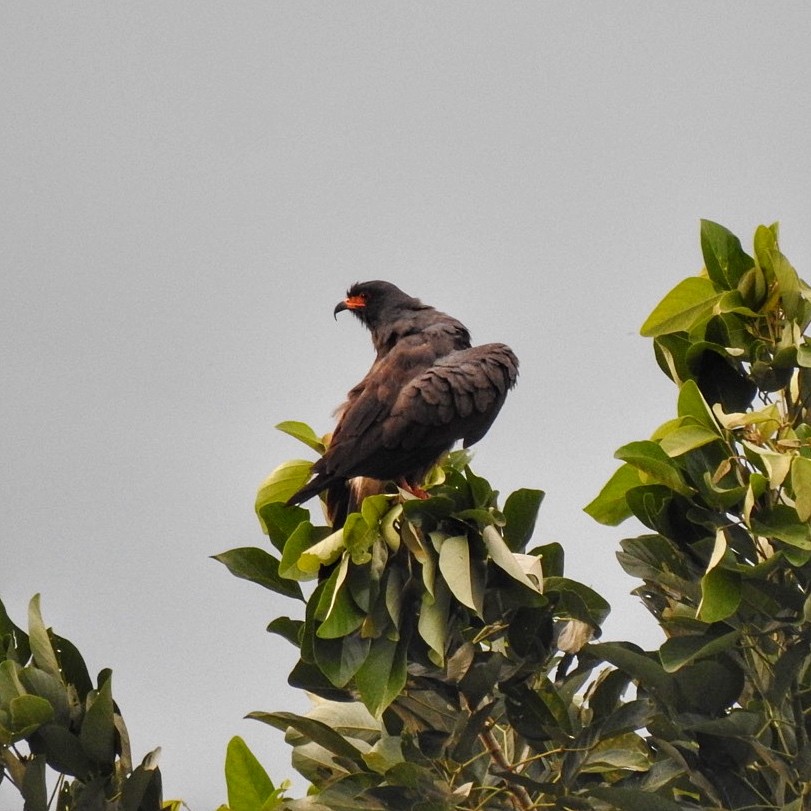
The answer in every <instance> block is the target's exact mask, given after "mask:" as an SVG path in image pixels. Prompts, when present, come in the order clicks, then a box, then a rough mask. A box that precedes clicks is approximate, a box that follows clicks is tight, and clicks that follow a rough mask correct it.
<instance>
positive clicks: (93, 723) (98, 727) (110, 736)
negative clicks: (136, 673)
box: [79, 678, 115, 769]
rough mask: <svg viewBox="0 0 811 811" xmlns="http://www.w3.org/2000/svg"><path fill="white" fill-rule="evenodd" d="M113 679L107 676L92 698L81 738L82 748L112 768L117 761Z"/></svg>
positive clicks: (80, 733)
mask: <svg viewBox="0 0 811 811" xmlns="http://www.w3.org/2000/svg"><path fill="white" fill-rule="evenodd" d="M113 716H114V709H113V693H112V679H110V678H107V679H106V680H105V681H104V682H103V683H102V685H101V687H100V688H99V690H98V693H96V696H95V697H94V698H92V699H91V700H90V706H89V707H88V708H87V712H85V715H84V719H83V721H82V728H81V731H80V732H79V740H80V741H81V743H82V749H84V751H85V752H86V753H87V755H88V756H89V757H90V758H91V759H92V760H94V761H95V762H96V763H97V764H99V765H100V766H102V767H104V768H105V769H112V768H113V764H114V763H115V719H114V717H113Z"/></svg>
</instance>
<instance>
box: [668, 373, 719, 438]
mask: <svg viewBox="0 0 811 811" xmlns="http://www.w3.org/2000/svg"><path fill="white" fill-rule="evenodd" d="M678 415H679V416H680V417H692V418H693V419H694V420H696V421H697V422H698V423H699V424H700V425H703V426H704V427H705V428H706V429H708V430H709V431H712V432H714V433H715V434H717V435H718V436H719V437H720V436H721V432H720V431H719V429H718V423H717V422H716V421H715V416H714V415H713V412H712V409H711V408H710V407H709V405H708V404H707V401H706V400H705V399H704V396H703V395H702V394H701V391H700V389H699V388H698V384H697V383H696V382H695V380H686V381H685V382H684V383H683V384H682V385H681V387H680V388H679V400H678Z"/></svg>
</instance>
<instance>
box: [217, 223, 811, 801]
mask: <svg viewBox="0 0 811 811" xmlns="http://www.w3.org/2000/svg"><path fill="white" fill-rule="evenodd" d="M701 246H702V251H703V254H704V263H705V268H704V270H703V271H702V272H701V274H700V275H699V276H697V277H694V278H688V279H686V280H685V281H683V282H682V283H680V284H679V285H677V286H676V287H675V288H674V290H673V291H671V292H670V293H669V294H668V295H667V296H666V297H665V298H664V299H663V301H662V302H661V303H660V304H659V305H658V306H657V307H656V309H655V310H654V311H653V313H652V314H651V316H650V317H649V318H648V320H647V321H646V322H645V324H644V325H643V328H642V332H643V334H644V335H646V336H648V337H651V338H653V341H654V348H655V353H656V359H657V362H658V363H659V365H660V367H661V368H662V370H663V371H664V372H665V374H666V375H668V377H669V378H670V379H671V380H673V382H674V383H675V384H676V385H677V386H678V399H677V413H676V417H675V418H674V419H672V420H669V421H668V422H666V423H665V424H664V425H663V426H661V427H660V428H659V429H658V430H657V431H655V432H654V434H653V436H652V437H651V438H650V439H647V440H642V441H637V442H632V443H629V444H628V445H625V446H624V447H623V448H620V450H619V451H618V452H617V457H618V458H619V459H620V461H621V462H622V466H621V467H620V468H619V470H618V471H617V473H616V474H615V475H614V476H613V477H612V478H611V480H610V481H609V482H608V483H607V484H606V486H605V487H604V488H603V490H602V492H601V493H600V494H599V496H598V497H597V498H596V499H595V500H594V501H593V502H592V503H591V504H590V505H589V506H588V507H587V511H588V512H589V513H590V514H591V515H592V516H593V517H594V518H595V519H597V520H598V521H601V522H603V523H606V524H610V525H616V524H618V523H620V522H621V521H623V520H625V519H626V518H628V517H631V516H635V517H636V518H638V519H639V520H640V521H641V522H642V523H643V524H644V525H645V526H646V527H647V528H648V529H649V530H650V532H649V533H648V534H646V535H643V536H641V537H639V538H633V539H628V540H625V541H623V542H622V551H621V552H620V554H619V558H620V562H621V564H622V566H623V567H624V568H625V569H626V571H628V572H629V573H631V574H632V575H633V576H635V577H638V578H640V580H641V581H642V585H641V586H640V587H639V588H638V589H637V591H636V593H637V594H638V595H639V596H640V597H641V599H642V600H643V602H644V604H645V605H646V606H647V607H648V609H649V610H650V611H652V612H653V614H654V615H655V616H656V618H657V619H658V620H659V622H660V624H661V626H662V628H663V630H664V632H665V635H666V641H665V642H664V644H663V645H662V646H661V648H660V649H659V650H658V651H652V652H646V651H643V650H642V649H640V648H639V647H638V646H636V645H634V644H633V643H630V642H604V643H598V642H593V641H589V640H590V639H591V638H596V637H598V636H599V629H600V624H601V622H602V621H603V620H604V618H605V616H606V614H607V612H608V605H607V604H606V603H605V601H604V600H603V599H602V598H601V597H600V596H599V595H598V594H596V593H595V592H594V591H592V590H591V589H588V588H587V587H585V586H583V585H582V584H579V583H576V582H574V581H571V580H569V579H567V578H565V576H564V572H563V550H562V548H561V547H560V546H559V545H558V544H556V543H547V544H545V545H543V546H539V547H536V548H534V549H531V550H530V551H529V552H527V551H526V550H527V546H528V544H529V541H530V538H531V536H532V531H533V528H534V524H535V519H536V515H537V511H538V508H539V506H540V503H541V499H542V495H543V494H542V493H540V492H539V491H535V490H519V491H517V492H516V493H513V494H512V495H511V496H510V497H509V498H507V500H506V501H505V502H504V505H503V507H500V506H499V501H498V494H497V493H496V492H495V491H493V490H492V489H491V487H490V485H489V484H488V483H487V482H486V481H485V480H484V479H482V478H481V477H480V476H478V475H476V474H475V473H473V471H472V470H471V469H470V467H469V464H468V462H469V460H468V458H467V457H466V456H465V455H463V454H460V453H456V454H451V456H450V457H449V458H448V459H447V460H446V462H445V463H444V465H443V467H442V469H438V470H435V471H434V472H433V474H431V479H430V480H429V481H428V482H426V483H425V487H426V488H427V489H428V490H429V493H430V497H429V498H427V499H424V500H421V499H414V498H412V497H411V496H410V494H407V493H404V492H401V491H397V490H395V489H392V491H391V492H389V493H386V494H384V495H378V496H373V497H371V498H368V499H367V500H366V501H365V502H364V503H363V505H362V509H361V511H360V512H359V513H357V514H353V515H351V516H350V517H349V519H348V520H347V522H346V525H345V526H344V527H343V528H342V529H340V530H338V531H333V530H332V529H331V528H330V527H327V526H322V525H317V524H314V523H312V522H311V520H310V516H309V513H308V512H307V511H306V510H303V509H302V508H300V507H287V506H285V504H284V502H285V501H286V500H287V498H288V497H289V496H290V495H291V494H292V493H293V492H295V491H296V490H297V489H298V488H299V487H300V486H301V485H302V484H303V483H304V482H305V481H306V480H307V478H308V476H309V470H310V464H309V463H308V462H306V461H302V460H296V461H293V462H290V463H286V464H283V465H281V466H280V467H279V468H277V469H276V470H275V471H274V472H273V473H272V474H271V476H270V477H269V478H268V480H267V481H266V482H265V483H264V484H263V485H262V487H261V488H260V491H259V495H258V498H257V513H258V515H259V519H260V523H261V525H262V527H263V530H264V531H265V532H266V533H267V535H268V537H269V540H270V544H271V546H272V550H271V551H268V550H264V549H262V550H260V549H250V548H248V549H236V550H231V551H230V552H226V553H223V554H222V555H219V556H217V558H218V560H220V561H221V562H223V563H224V564H225V565H227V566H228V568H229V569H230V570H231V571H232V572H233V573H234V574H235V575H237V576H239V577H243V578H246V579H248V580H251V581H254V582H256V583H259V584H260V585H262V586H264V587H265V588H269V589H271V590H273V591H276V592H278V593H280V594H283V595H285V596H288V597H292V598H293V599H295V600H298V601H300V602H301V604H302V608H303V618H301V617H299V618H290V617H279V618H277V619H275V620H273V621H272V622H271V623H270V624H269V626H268V630H269V631H271V632H272V633H275V634H278V635H280V636H282V637H283V638H285V639H286V640H287V641H289V642H291V643H292V644H294V645H295V646H296V647H297V648H298V650H299V655H300V658H299V661H298V663H297V664H296V666H295V667H294V669H293V671H292V672H291V674H290V679H289V680H290V683H291V684H293V685H294V686H297V687H301V688H303V689H306V690H308V691H309V692H310V693H311V694H313V695H314V696H315V699H314V707H313V709H312V711H311V712H310V713H308V714H307V715H306V716H299V715H295V714H292V713H286V712H255V713H251V716H250V717H252V718H255V719H257V720H259V721H262V722H264V723H267V724H270V725H272V726H274V727H277V728H279V729H282V730H284V731H285V734H286V739H287V741H288V743H289V744H290V745H291V746H292V748H293V764H294V766H295V767H296V768H297V769H298V771H299V772H301V773H302V774H303V775H304V776H305V777H306V778H307V779H308V780H310V782H311V783H312V790H311V793H310V794H309V795H308V797H307V798H305V799H302V800H286V799H282V798H281V797H280V794H279V791H278V790H276V789H274V788H273V786H272V783H270V781H269V779H268V778H267V775H265V774H264V771H263V770H261V767H259V766H258V764H253V761H251V763H252V765H251V766H250V767H247V771H248V772H250V773H251V774H253V777H252V778H251V779H250V780H249V782H250V783H251V785H258V786H261V787H262V788H261V790H257V791H255V792H254V794H253V795H252V796H253V799H252V800H251V802H250V803H248V804H246V805H245V806H244V808H245V811H253V809H259V808H262V807H265V806H263V803H265V802H268V803H270V804H269V805H268V806H267V807H269V808H273V807H277V805H279V803H281V805H280V806H279V807H283V808H290V809H294V810H295V809H304V808H307V809H316V810H317V809H350V808H351V809H355V808H360V809H401V808H402V809H412V808H413V809H424V810H425V811H428V809H431V810H432V811H433V809H437V811H438V810H439V809H451V808H467V809H483V808H488V809H490V808H492V809H500V808H519V809H529V808H541V807H543V808H556V809H591V808H594V809H623V810H624V809H627V810H628V811H636V810H637V809H654V811H656V810H657V809H661V811H670V809H688V808H730V809H743V808H747V809H766V808H787V809H791V810H792V811H799V810H800V809H801V808H805V807H806V804H807V803H808V802H809V801H810V800H809V792H811V788H809V787H810V786H811V745H809V737H808V726H807V723H806V716H807V715H808V713H809V702H810V701H811V699H809V695H811V691H810V690H809V687H811V684H809V681H810V680H811V653H809V644H808V643H809V638H810V637H811V625H809V620H811V599H809V597H808V595H809V593H811V592H809V579H811V563H810V561H811V530H809V518H810V517H811V437H810V434H811V428H809V424H808V423H809V420H808V415H809V407H810V406H811V344H810V343H809V340H808V338H807V337H806V336H805V332H806V329H807V327H808V324H809V320H811V292H810V291H809V288H808V286H807V285H806V284H805V283H804V282H802V281H801V280H800V279H799V277H798V276H797V274H796V272H795V271H794V269H793V268H792V267H791V265H790V264H789V262H788V260H787V259H786V258H785V257H784V256H783V255H782V253H781V252H780V250H779V248H778V244H777V228H776V226H771V227H768V228H767V227H761V228H759V229H758V230H757V233H756V235H755V251H754V257H750V256H749V255H748V254H746V253H745V252H744V251H743V249H742V248H741V245H740V242H739V241H738V239H737V238H736V237H735V236H734V235H732V234H731V233H730V232H729V231H727V230H726V229H724V228H722V227H721V226H719V225H716V224H714V223H710V222H704V223H702V228H701ZM279 427H280V428H281V429H282V430H284V431H286V432H287V433H289V434H290V435H292V436H294V437H296V438H298V439H300V440H301V441H302V442H304V443H305V444H306V445H307V446H308V447H310V448H312V449H314V450H316V451H317V452H323V450H324V447H325V446H326V438H323V439H322V438H319V437H318V436H316V434H315V432H313V431H312V429H310V428H309V427H308V426H306V425H303V424H302V423H295V422H288V423H283V424H282V425H281V426H279ZM302 584H304V586H305V589H304V590H303V589H302V587H301V585H302ZM305 593H306V596H305ZM240 751H241V750H240ZM229 756H230V755H229ZM234 757H236V755H234ZM240 757H243V759H246V760H248V761H249V760H250V758H248V757H247V755H244V753H243V755H240ZM254 760H255V759H254ZM257 767H258V768H257ZM259 770H261V772H260V771H259ZM232 771H233V773H234V774H235V775H236V774H237V773H238V771H239V770H233V768H232ZM243 771H245V770H243ZM263 775H264V776H263ZM230 786H231V782H230V780H229V797H230Z"/></svg>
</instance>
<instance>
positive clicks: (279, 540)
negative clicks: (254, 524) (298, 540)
mask: <svg viewBox="0 0 811 811" xmlns="http://www.w3.org/2000/svg"><path fill="white" fill-rule="evenodd" d="M257 515H258V516H259V522H260V523H261V524H262V531H263V532H264V533H265V534H266V535H267V536H268V538H270V542H271V543H272V544H273V546H275V547H276V549H278V551H279V552H282V551H283V550H284V545H285V544H286V543H287V539H288V538H289V537H290V536H291V535H292V534H293V532H295V530H296V527H298V525H299V524H300V523H301V522H302V521H308V520H309V519H310V513H309V511H308V510H305V509H304V507H297V506H288V505H287V504H284V503H283V502H281V501H273V502H270V503H269V504H264V505H262V507H260V508H259V510H258V511H257Z"/></svg>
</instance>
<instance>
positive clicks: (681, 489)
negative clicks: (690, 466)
mask: <svg viewBox="0 0 811 811" xmlns="http://www.w3.org/2000/svg"><path fill="white" fill-rule="evenodd" d="M614 456H615V457H616V458H617V459H620V460H621V461H623V462H627V463H628V464H630V465H633V466H634V467H635V468H637V469H638V470H640V471H641V472H642V477H641V478H643V480H644V479H645V478H647V479H649V480H651V481H653V482H657V483H659V484H663V485H665V487H669V488H670V489H671V490H675V491H676V492H677V493H680V494H681V495H683V496H689V495H691V494H692V493H693V492H694V490H693V488H692V487H690V486H689V485H688V484H687V482H685V481H684V477H683V476H682V473H681V471H680V470H679V469H678V467H676V465H675V463H674V462H673V461H672V460H671V459H670V457H669V456H668V455H667V454H666V453H665V452H664V451H663V450H662V448H661V446H660V445H659V444H658V443H657V442H651V441H650V440H642V441H640V442H629V443H628V444H627V445H623V446H622V447H621V448H619V450H617V451H616V453H615V454H614Z"/></svg>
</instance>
